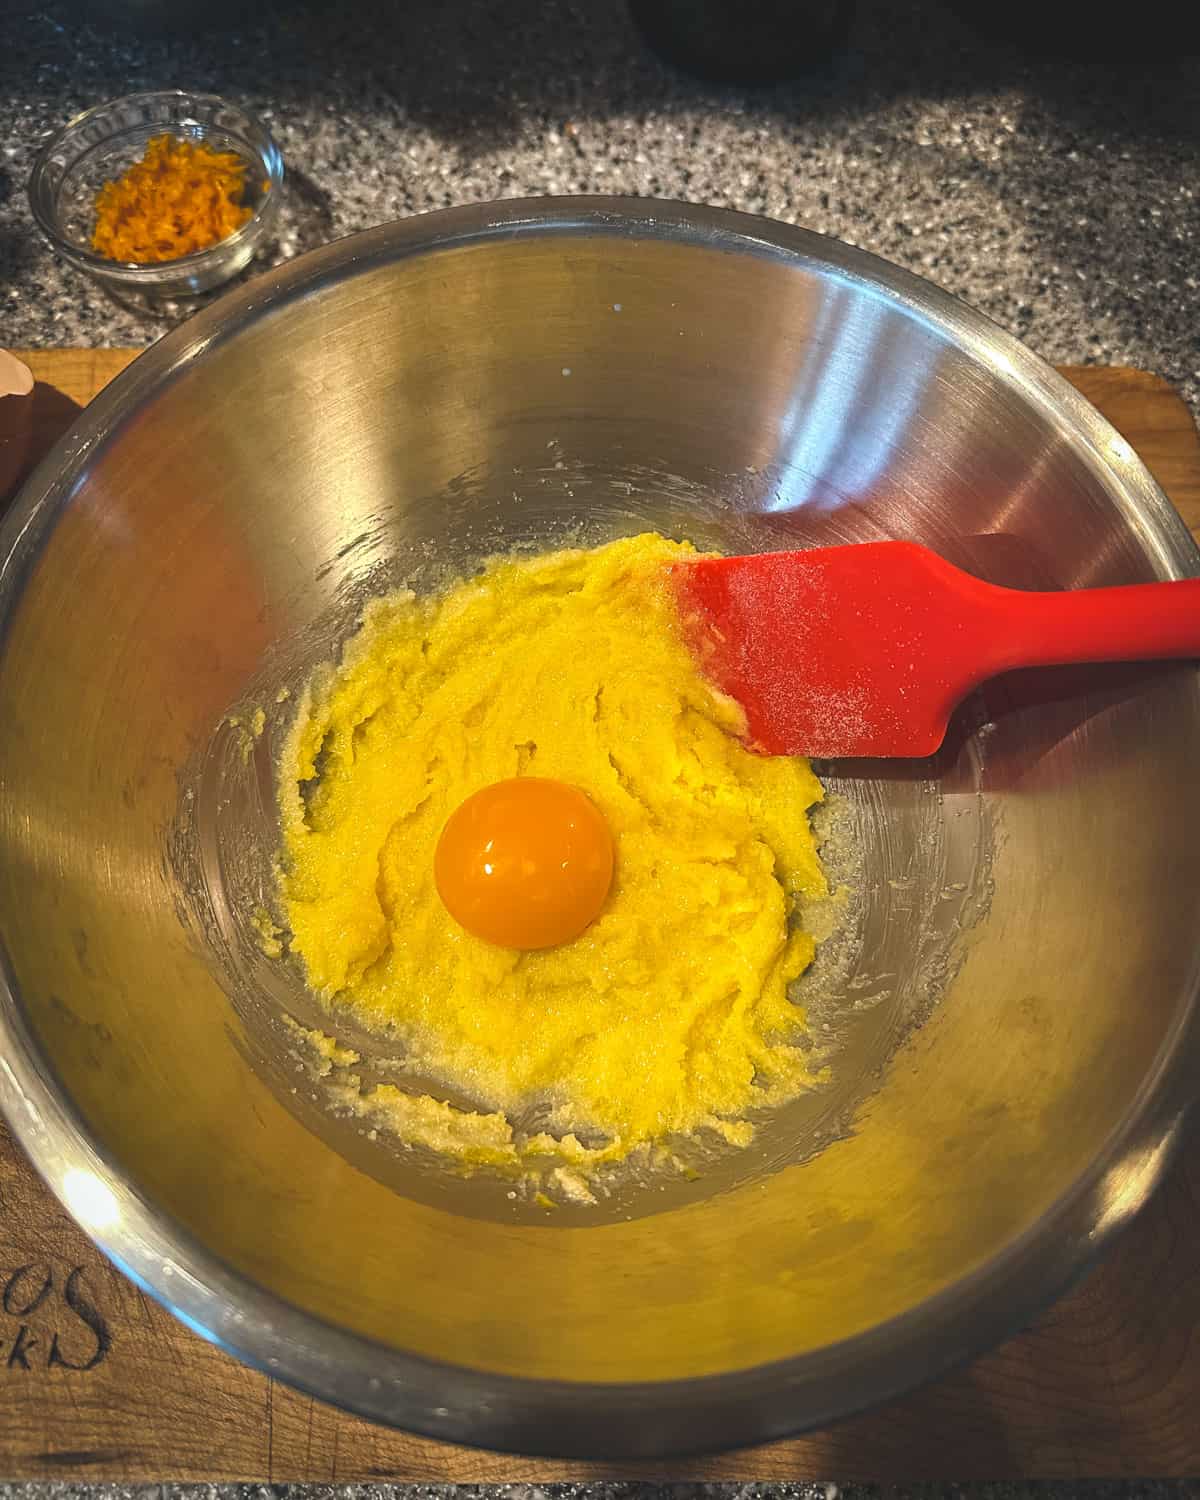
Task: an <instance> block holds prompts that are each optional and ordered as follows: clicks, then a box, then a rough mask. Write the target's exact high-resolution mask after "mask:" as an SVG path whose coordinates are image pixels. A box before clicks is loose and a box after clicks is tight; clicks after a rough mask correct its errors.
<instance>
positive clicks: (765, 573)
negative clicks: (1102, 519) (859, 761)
mask: <svg viewBox="0 0 1200 1500" xmlns="http://www.w3.org/2000/svg"><path fill="white" fill-rule="evenodd" d="M673 571H674V576H675V581H676V584H677V587H678V590H679V598H680V603H681V605H682V608H683V612H684V617H685V619H686V621H687V622H688V626H689V629H690V631H691V632H692V637H693V643H694V646H695V649H696V651H697V653H698V655H699V658H700V660H701V663H702V665H703V666H704V669H705V671H706V673H707V674H708V675H709V677H710V678H711V679H712V680H713V681H714V682H715V683H716V684H717V685H718V686H719V687H720V688H722V689H723V690H724V691H725V692H727V693H728V694H729V695H730V697H732V698H735V699H736V700H737V701H738V702H739V703H740V704H741V705H742V707H743V708H744V709H745V711H746V717H747V720H748V727H749V738H750V742H751V744H753V745H754V746H755V748H756V749H759V750H762V751H764V752H765V753H766V754H768V755H814V756H820V757H834V756H861V755H871V756H878V755H887V756H920V755H932V754H933V752H934V751H935V750H936V749H937V748H938V746H939V745H940V744H941V743H942V739H943V737H944V735H945V733H946V722H947V720H948V719H949V717H950V713H951V711H952V709H953V708H954V706H955V705H956V704H957V703H958V702H959V701H960V700H961V699H962V698H963V697H964V696H965V695H966V694H967V693H968V692H969V691H970V690H971V689H972V688H973V687H976V686H977V685H978V684H979V683H980V682H982V681H983V680H984V679H985V678H988V677H993V676H995V675H996V673H998V672H1006V671H1009V670H1010V669H1011V668H1013V667H1038V666H1052V665H1061V664H1062V663H1064V662H1099V661H1144V660H1154V659H1156V658H1163V657H1172V656H1175V657H1178V656H1200V579H1188V580H1186V581H1184V582H1181V583H1148V584H1132V585H1129V586H1128V587H1124V588H1104V589H1077V590H1074V591H1068V592H1065V593H1054V594H1039V593H1030V592H1026V591H1025V590H1022V589H1006V588H998V587H996V585H995V584H990V583H984V582H982V580H980V579H978V578H973V577H971V575H970V574H969V573H963V572H962V571H960V569H958V568H955V567H953V566H951V564H950V563H948V562H945V561H944V560H943V559H942V558H940V557H938V556H937V554H936V553H934V552H930V551H929V550H928V549H927V548H925V547H919V546H917V545H916V544H915V543H913V542H865V543H862V544H860V545H858V546H853V547H827V548H820V549H814V550H812V551H807V552H764V553H760V554H758V555H756V556H750V557H715V558H699V559H697V560H696V561H695V562H687V563H679V564H676V565H675V567H674V570H673Z"/></svg>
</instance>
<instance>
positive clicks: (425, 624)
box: [280, 535, 825, 1165]
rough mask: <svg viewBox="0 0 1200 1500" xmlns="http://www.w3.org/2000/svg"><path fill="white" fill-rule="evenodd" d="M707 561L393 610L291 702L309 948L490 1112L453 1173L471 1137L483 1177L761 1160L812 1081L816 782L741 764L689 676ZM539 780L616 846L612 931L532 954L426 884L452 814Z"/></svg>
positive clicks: (513, 572) (547, 573)
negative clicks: (687, 625)
mask: <svg viewBox="0 0 1200 1500" xmlns="http://www.w3.org/2000/svg"><path fill="white" fill-rule="evenodd" d="M689 552H690V549H688V548H686V547H684V546H681V545H679V544H677V543H673V542H668V541H666V540H665V539H663V538H662V537H659V536H654V535H649V536H641V537H636V538H633V539H630V540H625V541H619V542H614V543H612V544H610V545H608V546H605V547H600V548H598V549H595V550H593V551H564V552H557V553H553V554H548V555H545V556H541V557H534V558H527V559H502V560H497V561H494V562H492V563H490V564H489V565H488V566H487V568H486V569H485V570H484V572H483V573H482V575H481V576H480V577H478V578H475V579H472V580H470V581H469V582H464V583H460V584H458V585H457V586H455V587H453V588H451V589H449V590H448V591H447V592H444V593H441V594H439V595H436V596H432V597H425V598H417V597H415V596H413V595H412V594H411V593H403V594H399V595H395V596H392V597H391V598H388V599H385V600H381V601H379V602H378V603H376V604H375V605H373V606H372V607H371V608H370V610H369V611H368V614H367V617H366V619H365V621H364V624H363V627H362V629H361V630H360V631H359V633H358V634H357V635H356V636H355V637H354V638H353V639H352V640H351V641H350V642H349V644H348V645H347V647H346V649H345V651H344V653H343V656H342V660H341V663H340V665H339V666H338V667H336V668H330V669H327V670H326V671H324V672H323V673H321V674H318V677H317V679H316V680H315V681H314V683H313V684H312V685H311V687H310V688H309V690H308V692H307V693H306V695H305V697H304V698H303V699H302V701H301V703H300V706H299V710H298V717H297V720H296V724H295V728H294V729H293V731H292V735H291V737H290V739H289V742H288V745H287V748H286V750H285V753H284V759H283V763H282V767H281V778H280V806H281V814H282V824H283V834H284V848H283V858H282V864H281V875H280V886H281V896H282V902H283V906H284V908H285V910H286V915H287V922H288V925H289V927H290V931H291V942H290V946H291V949H292V951H293V952H295V953H297V954H299V955H300V957H301V958H302V959H303V961H304V964H305V966H306V970H307V975H308V979H309V982H310V984H311V985H312V987H313V988H314V989H316V990H317V992H318V993H319V994H320V995H321V996H322V998H323V999H324V1000H325V1001H326V1003H327V1004H328V1005H329V1006H330V1007H331V1008H332V1009H334V1010H336V1009H338V1008H339V1007H348V1008H349V1009H350V1010H352V1011H353V1012H354V1013H355V1015H356V1017H357V1019H358V1020H359V1021H360V1022H362V1023H364V1024H365V1025H366V1026H368V1027H370V1028H371V1029H373V1030H375V1031H378V1032H382V1033H384V1034H386V1035H388V1036H390V1037H393V1038H396V1039H398V1040H399V1041H400V1043H401V1044H402V1046H403V1051H404V1055H405V1057H406V1059H407V1061H408V1063H409V1065H410V1066H411V1069H412V1071H413V1072H414V1073H416V1074H418V1075H422V1076H424V1077H426V1078H429V1079H432V1080H435V1081H436V1082H437V1083H438V1084H439V1085H441V1086H443V1087H444V1088H445V1090H446V1091H447V1092H449V1093H451V1094H452V1095H454V1096H455V1097H456V1098H457V1099H458V1100H459V1101H460V1102H461V1101H462V1100H464V1099H465V1100H468V1101H470V1104H471V1105H472V1106H473V1107H474V1108H475V1109H476V1110H478V1114H472V1113H471V1112H470V1110H468V1111H466V1112H462V1111H460V1110H458V1109H455V1110H454V1111H453V1112H452V1113H453V1116H454V1125H453V1129H449V1128H447V1130H446V1131H445V1132H444V1135H445V1137H446V1140H447V1141H452V1142H453V1144H452V1145H447V1147H446V1149H447V1150H448V1151H450V1152H451V1154H454V1155H456V1156H458V1157H459V1159H460V1160H462V1159H468V1160H469V1159H471V1144H472V1141H473V1140H474V1139H475V1138H476V1137H477V1145H478V1147H479V1150H478V1152H477V1155H476V1157H475V1159H476V1160H478V1161H480V1162H482V1161H492V1162H495V1161H496V1160H497V1157H496V1152H495V1149H494V1148H495V1145H496V1141H497V1139H498V1138H502V1144H504V1149H505V1150H506V1151H507V1152H508V1157H507V1158H506V1159H508V1160H513V1161H516V1160H520V1159H521V1158H522V1155H523V1153H524V1154H532V1155H537V1156H541V1157H546V1156H552V1157H553V1156H558V1157H559V1158H560V1159H561V1160H562V1161H564V1162H570V1163H572V1164H575V1165H578V1164H580V1163H581V1162H586V1161H591V1162H596V1161H601V1160H604V1161H612V1160H620V1159H622V1158H624V1157H626V1156H627V1155H628V1154H629V1153H630V1152H632V1151H634V1150H635V1149H637V1148H639V1147H645V1146H649V1145H653V1144H656V1143H662V1142H664V1141H665V1140H667V1139H668V1138H669V1137H671V1136H680V1135H682V1136H686V1135H690V1134H692V1133H693V1132H696V1131H698V1130H701V1129H705V1128H707V1129H713V1130H717V1131H719V1132H720V1133H721V1134H723V1135H725V1136H726V1138H727V1139H730V1140H733V1141H735V1142H737V1143H739V1144H742V1143H745V1142H746V1141H747V1140H748V1139H749V1137H750V1135H751V1133H752V1127H751V1126H750V1125H748V1124H746V1123H745V1118H744V1117H745V1116H746V1114H747V1112H748V1111H750V1110H752V1109H754V1108H757V1107H759V1106H761V1105H764V1104H768V1103H775V1102H778V1101H779V1100H781V1099H783V1098H786V1097H788V1096H790V1095H792V1094H794V1093H796V1092H797V1091H798V1090H800V1089H801V1088H803V1087H804V1086H805V1084H806V1082H807V1080H808V1077H809V1074H808V1068H807V1066H806V1061H805V1054H804V1052H803V1051H802V1050H801V1049H800V1047H799V1045H798V1043H799V1042H800V1040H801V1037H802V1033H803V1015H802V1014H801V1012H800V1011H799V1010H798V1009H797V1007H796V1006H795V1005H794V1004H793V1003H792V1002H791V1001H790V1000H789V999H788V993H787V991H788V986H789V984H790V983H791V981H792V980H794V979H795V978H796V977H797V976H798V975H799V974H800V973H801V972H802V971H803V970H804V969H805V967H806V966H807V965H808V963H809V962H810V960H811V958H812V954H813V946H814V945H813V940H812V938H811V937H810V936H809V935H808V934H807V933H805V932H803V931H801V930H799V929H798V928H797V927H796V926H795V924H794V922H790V921H789V918H790V917H791V915H792V912H793V902H794V898H795V897H797V896H800V895H803V896H805V897H817V896H820V895H823V894H824V893H825V880H824V876H823V873H822V870H821V865H820V861H819V859H818V856H817V852H816V848H815V845H814V841H813V837H812V833H811V831H810V828H809V825H808V820H807V817H806V810H807V809H808V808H809V807H810V806H812V804H814V803H815V802H817V801H819V800H820V798H821V788H820V784H819V783H818V781H817V780H816V778H815V777H814V775H813V774H812V771H811V770H810V768H809V765H808V763H807V761H804V760H800V759H790V760H789V759H782V758H777V759H768V758H764V757H761V756H756V755H754V754H751V753H750V752H749V751H747V750H745V749H744V748H743V746H742V744H741V743H740V741H739V739H738V737H737V735H738V730H739V727H740V710H739V709H738V708H737V707H736V705H734V704H733V703H731V702H730V701H729V700H728V699H725V698H722V697H721V696H720V695H718V694H717V693H715V692H714V691H713V689H711V688H710V687H709V686H708V684H707V683H706V682H705V680H704V679H703V678H702V677H701V676H700V675H699V673H698V672H697V670H696V668H695V665H694V663H693V659H692V656H691V653H690V652H689V650H688V648H687V646H686V645H685V644H684V642H683V640H682V639H681V637H680V634H679V622H678V619H677V617H676V612H675V606H674V602H673V598H672V596H671V594H670V592H669V590H668V588H667V587H665V586H664V582H663V579H664V573H665V566H666V564H668V563H670V562H671V561H672V560H674V559H677V558H679V557H681V556H684V555H688V553H689ZM525 774H528V775H536V776H541V777H553V778H557V779H558V780H561V781H565V782H568V783H570V784H571V785H574V786H578V787H581V788H582V789H583V790H584V791H586V792H587V793H588V794H589V795H590V796H591V797H592V799H593V800H594V801H595V803H596V804H597V805H598V807H599V808H600V810H601V811H602V812H603V814H604V816H605V818H606V819H607V821H608V824H609V827H610V829H611V831H612V833H613V836H614V840H615V845H616V873H615V878H614V882H613V887H612V890H611V893H610V895H609V898H608V901H607V903H606V905H605V907H604V909H603V911H602V913H601V915H600V917H599V918H598V919H597V920H596V921H595V922H594V923H593V924H592V926H591V927H589V928H588V929H587V930H586V931H585V932H584V934H583V935H582V937H580V938H578V939H576V940H575V941H574V942H572V943H569V944H566V945H564V946H562V947H559V948H552V949H547V950H543V951H537V952H516V951H511V950H506V949H502V948H496V947H492V946H489V945H488V944H487V943H485V942H483V941H481V940H480V939H478V938H475V937H472V936H470V935H469V934H468V933H466V932H465V931H463V930H462V929H461V928H460V927H458V926H457V925H456V923H455V922H454V921H453V920H452V919H451V918H450V916H449V915H448V914H447V912H446V910H445V909H444V907H443V906H442V904H441V902H440V900H439V899H438V896H437V892H436V890H435V887H434V880H433V855H434V848H435V845H436V843H437V840H438V837H439V834H440V833H441V830H442V827H443V825H444V824H445V822H446V819H447V817H448V816H449V815H450V814H451V813H452V812H453V811H454V809H455V808H456V807H457V806H458V805H459V804H460V803H461V802H462V800H463V799H464V798H465V797H467V796H469V795H470V794H471V793H472V792H475V791H477V790H478V789H479V788H481V787H483V786H486V785H488V784H489V783H492V782H496V781H500V780H503V779H504V778H507V777H511V776H517V775H525ZM789 929H790V930H789ZM376 1092H377V1094H382V1093H383V1092H384V1091H381V1090H380V1091H376ZM391 1092H392V1093H395V1091H394V1090H393V1091H391ZM384 1102H385V1101H384V1100H382V1099H379V1100H377V1101H376V1103H377V1104H379V1105H382V1104H383V1103H384ZM429 1102H430V1105H432V1101H429ZM400 1103H401V1105H402V1104H403V1098H401V1099H400ZM439 1111H440V1112H443V1113H446V1114H447V1117H448V1115H449V1112H447V1111H446V1106H445V1105H444V1104H440V1103H439V1104H438V1105H437V1107H436V1110H435V1113H437V1112H439ZM426 1113H428V1110H426ZM395 1114H396V1123H397V1125H398V1126H399V1127H400V1128H401V1129H402V1128H403V1121H404V1119H405V1111H404V1109H403V1108H398V1109H397V1110H396V1112H395ZM408 1115H409V1117H411V1116H412V1110H411V1109H409V1110H408ZM476 1122H477V1126H476ZM473 1130H474V1132H475V1133H474V1135H473V1134H472V1132H473ZM497 1132H499V1137H498V1134H497Z"/></svg>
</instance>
